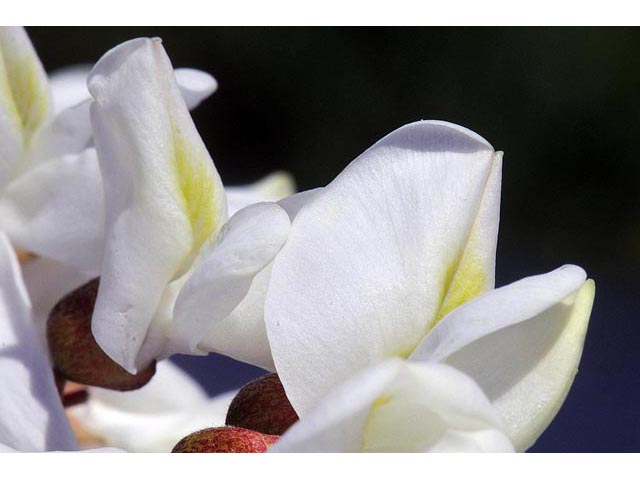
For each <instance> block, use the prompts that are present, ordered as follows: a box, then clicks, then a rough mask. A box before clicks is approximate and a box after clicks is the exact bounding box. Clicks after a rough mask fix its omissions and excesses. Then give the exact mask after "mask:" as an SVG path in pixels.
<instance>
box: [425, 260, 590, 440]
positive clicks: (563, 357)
mask: <svg viewBox="0 0 640 480" xmlns="http://www.w3.org/2000/svg"><path fill="white" fill-rule="evenodd" d="M585 279H586V275H585V273H584V271H583V270H582V269H581V268H579V267H576V266H565V267H562V268H559V269H557V270H554V271H553V272H551V273H548V274H546V275H538V276H535V277H529V278H526V279H523V280H520V281H518V282H515V283H513V284H511V285H507V286H506V287H502V288H499V289H497V290H494V291H492V292H489V293H487V294H485V295H483V296H481V297H478V298H477V299H474V300H473V301H471V302H469V303H467V304H465V305H463V306H462V307H460V308H459V309H457V310H455V311H453V312H451V313H450V314H449V316H447V317H446V318H445V319H443V320H442V322H440V323H439V324H438V325H437V326H436V328H434V329H433V331H431V332H430V333H429V334H428V335H427V337H426V338H425V340H424V342H423V343H422V345H420V347H419V348H418V349H417V350H416V353H415V355H414V356H415V358H421V359H428V360H446V361H447V363H449V364H451V365H453V366H455V367H456V368H459V369H460V370H462V371H464V372H466V373H467V374H469V375H470V376H471V377H473V378H474V379H475V380H476V381H477V382H478V383H479V385H480V386H481V387H482V389H483V390H484V391H485V393H486V394H487V396H488V397H489V398H490V399H491V401H492V402H493V404H494V405H495V406H496V408H497V409H498V410H499V411H500V413H501V415H502V416H503V418H504V421H505V425H506V428H507V431H508V432H509V435H510V436H511V438H512V440H513V442H514V443H515V445H516V447H517V448H518V450H525V449H527V448H528V447H530V446H531V445H532V444H533V442H535V440H536V439H537V438H538V436H540V434H541V433H542V432H543V431H544V429H545V428H546V427H547V426H548V425H549V423H550V422H551V420H553V417H554V416H555V415H556V413H557V412H558V410H559V408H560V406H561V405H562V403H563V401H564V399H565V397H566V395H567V393H568V391H569V388H570V387H571V384H572V382H573V378H574V376H575V374H576V371H577V367H578V363H579V361H580V356H581V354H582V347H583V344H584V338H585V334H586V329H587V325H588V321H589V315H590V313H591V305H592V303H593V297H594V285H593V282H592V281H588V282H585Z"/></svg>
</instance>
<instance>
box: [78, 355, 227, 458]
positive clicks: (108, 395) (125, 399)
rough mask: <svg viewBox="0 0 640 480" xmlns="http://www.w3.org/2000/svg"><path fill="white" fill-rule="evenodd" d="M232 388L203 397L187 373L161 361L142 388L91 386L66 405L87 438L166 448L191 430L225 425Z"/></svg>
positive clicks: (130, 447) (141, 449)
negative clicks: (85, 395)
mask: <svg viewBox="0 0 640 480" xmlns="http://www.w3.org/2000/svg"><path fill="white" fill-rule="evenodd" d="M176 392H180V395H176ZM236 393H237V392H228V393H225V394H222V395H218V396H216V397H214V398H207V396H206V394H205V393H204V391H203V390H202V388H201V387H200V386H199V385H198V384H197V383H196V382H195V381H193V380H192V379H191V378H190V377H189V376H188V375H187V374H186V373H185V372H183V371H182V370H181V369H180V368H178V367H176V366H175V365H173V364H172V363H171V362H169V361H163V362H159V363H158V370H157V371H156V375H155V376H154V378H153V379H152V380H151V382H149V383H148V384H147V385H145V386H144V387H142V388H141V389H139V390H135V391H132V392H114V391H111V390H103V389H98V388H91V389H89V400H88V401H87V402H86V403H85V404H83V405H78V406H77V407H74V408H72V409H70V411H69V414H70V416H71V418H72V419H73V420H74V421H75V422H76V423H77V424H78V425H79V426H80V427H81V428H82V429H84V430H86V431H87V432H88V433H89V434H90V436H91V437H94V438H97V439H101V441H102V442H103V443H104V444H106V445H109V446H112V447H119V448H123V449H125V450H127V451H130V452H169V451H171V448H172V447H173V446H174V445H175V444H176V443H177V442H178V441H179V440H180V439H181V438H182V437H184V436H185V435H188V434H189V433H192V432H194V431H197V430H200V429H202V428H207V427H211V426H221V425H224V422H225V417H226V413H227V408H228V406H229V404H230V403H231V400H232V399H233V397H234V396H235V394H236ZM83 446H89V445H83Z"/></svg>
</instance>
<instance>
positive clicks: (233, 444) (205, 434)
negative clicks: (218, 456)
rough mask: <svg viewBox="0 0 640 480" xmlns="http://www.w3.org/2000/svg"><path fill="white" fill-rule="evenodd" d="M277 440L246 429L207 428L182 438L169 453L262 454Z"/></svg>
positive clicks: (274, 436) (276, 436)
mask: <svg viewBox="0 0 640 480" xmlns="http://www.w3.org/2000/svg"><path fill="white" fill-rule="evenodd" d="M278 438H280V437H279V436H278V435H265V434H264V433H260V432H254V431H253V430H247V429H246V428H236V427H218V428H207V429H205V430H200V431H198V432H195V433H192V434H190V435H187V436H186V437H184V438H183V439H182V440H180V441H179V442H178V443H177V444H176V446H175V447H173V450H171V453H263V452H266V451H267V449H268V448H269V447H270V446H271V445H273V444H274V443H275V442H276V441H278Z"/></svg>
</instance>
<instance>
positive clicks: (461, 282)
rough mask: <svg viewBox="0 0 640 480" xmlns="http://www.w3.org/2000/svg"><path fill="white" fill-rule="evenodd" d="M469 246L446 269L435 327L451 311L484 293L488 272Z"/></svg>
mask: <svg viewBox="0 0 640 480" xmlns="http://www.w3.org/2000/svg"><path fill="white" fill-rule="evenodd" d="M471 247H472V246H467V248H466V250H465V252H464V253H463V255H462V258H461V259H460V260H459V261H454V262H452V263H451V264H450V265H449V267H448V268H447V270H446V273H445V282H444V285H445V286H444V288H443V289H442V292H441V294H440V298H441V300H440V309H439V310H438V313H437V314H436V317H435V320H434V322H433V324H432V326H431V328H433V327H434V326H435V325H436V324H437V323H438V322H439V321H440V320H442V318H444V317H445V315H447V314H448V313H449V312H451V311H452V310H455V309H456V308H458V307H459V306H460V305H462V304H464V303H466V302H468V301H469V300H471V299H473V298H475V297H477V296H478V295H480V294H481V293H483V291H484V288H485V283H486V280H487V274H486V272H485V270H484V265H483V263H482V261H481V260H480V258H478V257H477V256H476V255H474V253H473V249H472V248H471Z"/></svg>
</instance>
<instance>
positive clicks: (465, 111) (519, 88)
mask: <svg viewBox="0 0 640 480" xmlns="http://www.w3.org/2000/svg"><path fill="white" fill-rule="evenodd" d="M29 33H30V34H31V36H32V39H33V41H34V43H35V45H36V48H37V49H38V51H39V53H40V55H41V57H42V59H43V62H44V64H45V66H46V67H47V68H48V69H55V68H57V67H60V66H63V65H67V64H70V63H79V62H90V63H92V62H95V61H96V60H97V59H98V58H99V56H100V55H101V54H102V53H103V52H104V51H106V50H107V49H108V48H110V47H113V46H115V45H116V44H117V43H119V42H121V41H124V40H126V39H129V38H133V37H135V36H143V35H144V36H161V37H163V39H164V45H165V48H166V49H167V51H168V52H169V55H170V56H171V58H172V60H173V62H174V65H175V66H192V67H197V68H201V69H203V70H207V71H209V72H211V73H213V74H214V75H215V76H216V78H217V79H218V81H219V83H220V89H219V91H218V92H217V93H216V94H215V96H214V97H213V98H212V99H211V100H209V101H208V102H206V103H205V104H203V105H202V106H201V107H199V108H198V110H197V111H196V112H195V113H194V119H195V121H196V124H197V126H198V128H199V130H200V132H201V134H202V136H203V138H204V139H205V142H206V143H207V145H208V147H209V149H210V151H211V152H212V154H213V156H214V158H215V161H216V165H217V168H218V170H219V171H220V173H221V175H222V177H223V179H224V180H225V183H227V184H231V183H245V182H248V181H252V180H255V179H257V178H259V177H261V176H262V175H264V174H266V173H268V172H270V171H272V170H274V169H285V170H288V171H290V172H292V173H293V174H294V176H295V177H296V179H297V181H298V182H299V186H300V188H301V189H307V188H311V187H316V186H320V185H325V184H326V183H328V182H329V181H330V180H331V179H332V178H333V177H334V176H335V175H336V174H337V173H338V172H340V171H341V170H342V168H344V166H345V165H347V164H348V162H349V161H351V160H352V159H353V158H355V157H356V156H357V155H358V154H359V153H361V152H362V151H363V150H364V149H366V148H367V147H369V146H370V145H371V144H373V143H374V142H375V141H376V140H378V139H379V138H381V137H382V136H383V135H385V134H386V133H388V132H390V131H392V130H393V129H395V128H397V127H399V126H401V125H403V124H405V123H408V122H411V121H415V120H418V119H431V118H435V119H443V120H449V121H452V122H455V123H459V124H461V125H464V126H466V127H469V128H471V129H472V130H475V131H476V132H478V133H480V134H481V135H483V136H484V137H485V138H487V139H488V140H489V141H490V142H491V143H492V144H493V145H494V147H495V148H496V149H499V150H504V151H505V157H504V169H503V190H502V215H501V228H500V238H499V247H498V266H497V277H498V282H497V283H498V285H504V284H506V283H509V282H511V281H514V280H517V279H519V278H521V277H524V276H526V275H531V274H535V273H542V272H546V271H549V270H551V269H553V268H555V267H557V266H559V265H562V264H564V263H575V264H578V265H581V266H582V267H584V268H585V269H586V270H587V272H588V274H589V276H590V277H592V278H594V279H595V280H596V288H597V292H596V301H595V307H594V310H593V315H592V318H591V324H590V327H589V332H588V336H587V342H586V345H585V350H584V356H583V360H582V363H581V366H580V372H579V374H578V376H577V377H576V380H575V383H574V386H573V388H572V390H571V392H570V394H569V397H568V399H567V402H566V403H565V405H564V406H563V408H562V410H561V411H560V413H559V415H558V417H557V418H556V420H555V421H554V422H553V423H552V425H551V427H549V429H548V430H547V431H546V432H545V433H544V434H543V436H542V437H541V438H540V440H539V441H538V443H537V444H536V445H535V447H534V449H533V450H534V451H568V452H573V451H577V452H580V451H582V452H593V451H596V452H597V451H640V416H639V415H638V410H639V408H640V407H639V405H640V377H639V375H638V373H637V371H638V365H639V363H640V362H639V355H638V345H640V341H639V340H640V338H639V337H640V324H639V323H638V311H639V307H640V300H639V299H638V281H637V279H638V275H639V274H640V218H639V217H640V216H639V214H638V213H639V212H640V195H638V190H639V187H638V186H639V185H640V152H639V151H638V150H639V149H638V138H639V134H640V88H639V86H640V54H639V53H640V30H638V29H604V28H570V29H558V28H546V29H513V28H499V29H496V28H458V29H444V28H438V29H335V28H322V29H318V28H316V29H307V28H304V29H294V28H287V29H269V28H267V29H256V28H251V29H247V28H222V29H221V28H193V29H184V28H179V29H171V28H154V27H145V28H32V29H29ZM178 363H180V364H181V365H183V366H188V367H189V369H190V370H192V371H193V372H195V373H196V374H197V376H198V378H199V379H201V380H202V382H203V383H204V384H205V385H206V387H207V388H208V390H209V391H210V392H211V393H215V392H218V391H224V390H227V389H229V388H232V387H237V386H239V385H241V384H242V383H243V382H245V381H246V380H248V379H250V378H252V377H253V376H256V375H258V374H259V370H257V369H255V368H253V367H248V366H244V365H242V364H238V363H236V362H233V361H231V360H229V359H224V358H221V357H217V356H210V357H206V358H188V359H187V358H180V359H178Z"/></svg>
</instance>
